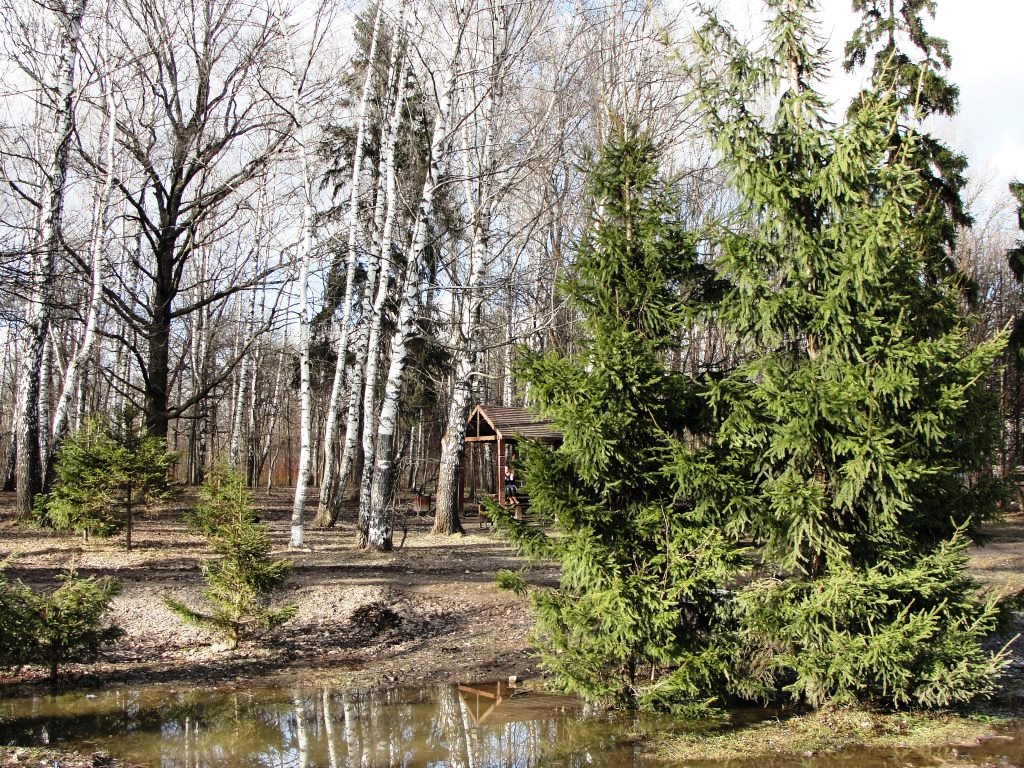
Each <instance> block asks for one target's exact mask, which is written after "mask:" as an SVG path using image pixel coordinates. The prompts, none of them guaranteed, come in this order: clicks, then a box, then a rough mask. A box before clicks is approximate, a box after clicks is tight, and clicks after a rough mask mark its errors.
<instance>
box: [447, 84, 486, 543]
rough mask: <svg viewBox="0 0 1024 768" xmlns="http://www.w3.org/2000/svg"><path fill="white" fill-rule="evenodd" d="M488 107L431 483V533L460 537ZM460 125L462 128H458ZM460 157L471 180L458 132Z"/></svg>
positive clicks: (479, 299)
mask: <svg viewBox="0 0 1024 768" xmlns="http://www.w3.org/2000/svg"><path fill="white" fill-rule="evenodd" d="M492 110H493V102H491V103H490V104H488V105H487V107H486V108H485V109H484V110H483V113H482V122H483V124H484V130H483V149H482V159H481V162H480V166H479V168H478V173H477V179H476V185H475V189H473V190H471V191H470V192H469V194H467V196H466V202H467V204H468V206H469V215H470V221H471V222H472V230H473V242H472V246H471V248H470V264H469V276H468V279H467V280H466V285H465V291H464V294H463V301H462V313H461V318H460V319H459V324H458V328H457V333H456V334H454V336H455V341H456V344H455V345H454V346H455V370H454V371H453V374H452V396H451V400H450V401H449V405H448V421H447V423H446V425H445V431H444V435H443V436H442V438H441V461H440V467H439V468H438V477H437V508H436V511H435V518H434V530H433V532H434V533H443V534H455V533H462V532H463V529H462V524H461V522H460V521H459V515H458V503H459V499H458V498H457V496H458V480H459V464H460V463H461V459H462V454H463V451H464V450H465V445H466V417H467V416H468V415H469V407H470V401H471V397H472V381H471V376H472V373H473V370H474V368H475V367H476V363H477V339H476V336H477V332H478V328H479V325H480V316H481V312H482V309H483V294H482V289H483V281H484V277H485V275H486V268H487V242H488V237H489V234H490V226H491V221H490V219H491V213H490V212H491V186H492V184H491V180H492V178H493V171H494V164H493V160H492V120H491V117H492ZM464 125H465V124H464ZM462 143H463V156H464V158H465V161H464V166H465V173H466V178H467V179H468V178H470V176H471V175H472V163H471V161H470V153H471V149H472V147H473V144H472V143H471V142H470V139H469V136H468V135H467V133H466V132H465V131H464V132H463V139H462Z"/></svg>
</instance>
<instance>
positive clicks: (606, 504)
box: [494, 128, 740, 712]
mask: <svg viewBox="0 0 1024 768" xmlns="http://www.w3.org/2000/svg"><path fill="white" fill-rule="evenodd" d="M588 196H589V199H590V204H591V206H592V215H591V221H590V224H589V227H588V229H587V231H586V234H585V235H584V237H583V239H582V241H581V243H580V245H579V249H578V253H577V257H576V261H575V264H574V266H573V268H572V271H571V275H570V277H568V279H566V280H565V282H564V283H563V284H562V285H561V290H562V291H563V292H564V293H565V295H566V296H567V298H568V300H569V302H570V303H571V305H572V306H573V307H574V308H575V310H576V311H577V312H578V313H579V315H580V317H581V319H582V325H583V328H584V329H585V336H586V338H585V340H584V341H583V342H582V344H581V348H580V351H579V352H578V353H577V354H575V355H572V356H562V355H560V354H558V353H550V354H547V355H537V354H529V353H526V354H524V357H523V358H522V359H521V360H520V364H519V371H518V373H519V376H520V378H521V379H522V380H525V381H527V382H529V384H530V385H531V389H530V392H531V396H532V398H533V400H534V403H535V405H536V406H537V407H538V408H539V410H540V411H541V413H543V414H544V415H545V416H548V417H550V418H552V419H553V420H554V422H555V424H556V425H557V426H558V428H559V429H560V430H561V431H562V432H563V434H564V442H563V444H562V445H561V446H560V447H559V448H558V449H557V450H555V451H554V452H553V453H552V452H550V451H549V450H548V449H546V448H544V447H542V446H530V445H526V446H524V447H523V449H522V455H523V458H524V472H523V474H524V477H525V488H526V489H527V491H528V492H529V496H530V502H531V509H533V510H536V511H537V513H538V514H539V515H540V516H541V518H542V519H544V520H545V521H547V522H550V523H551V524H552V527H553V532H552V533H550V534H549V533H547V532H544V531H542V530H541V528H538V527H535V526H530V525H527V524H524V523H519V522H516V521H515V520H513V519H511V517H509V516H508V515H507V514H505V515H498V514H497V513H498V511H497V510H494V512H495V515H496V517H497V520H496V523H497V524H498V526H499V528H501V529H502V530H503V531H504V532H506V533H508V534H510V535H511V536H512V538H513V540H514V541H516V542H517V543H518V544H519V546H520V547H521V548H522V549H523V550H524V551H525V552H527V553H528V554H531V555H534V556H538V557H543V558H549V559H552V560H555V561H557V562H558V563H559V565H560V566H561V581H560V584H559V586H558V588H555V589H538V590H535V591H534V592H533V594H532V597H533V605H534V608H535V611H536V615H537V624H536V631H535V639H536V641H537V643H538V646H539V648H540V649H541V652H542V662H543V664H544V666H545V667H546V669H547V670H548V671H550V672H552V673H553V674H554V677H555V679H556V681H557V682H558V683H560V684H561V685H562V686H563V687H564V688H566V689H567V690H571V691H576V692H579V693H582V694H584V695H585V696H587V697H589V698H592V699H600V700H605V701H615V702H617V703H618V704H620V705H625V706H633V705H638V706H642V707H653V708H659V709H673V710H677V711H679V710H680V709H686V710H688V711H691V712H692V711H696V710H702V709H703V708H705V707H706V706H707V705H708V704H710V703H711V702H712V701H713V700H714V699H715V696H716V694H720V693H721V692H722V691H724V690H725V688H726V682H727V678H728V677H729V676H730V670H731V667H732V662H731V660H730V656H731V653H732V651H731V647H730V646H729V644H728V643H727V642H725V641H724V640H723V639H722V638H721V637H718V630H719V627H718V622H719V618H718V613H717V611H716V600H717V598H716V595H718V592H717V590H718V588H719V587H720V586H721V585H722V584H723V583H724V582H725V581H726V580H727V579H728V578H730V577H731V575H732V574H733V573H734V572H735V571H736V569H737V567H738V566H739V564H740V557H739V554H738V552H737V551H736V550H735V549H734V548H731V547H730V546H728V544H727V543H726V542H725V540H724V539H723V534H722V532H721V530H720V528H719V527H718V526H716V525H713V524H712V521H711V520H709V519H707V518H706V517H705V516H704V515H703V514H702V513H701V512H698V511H697V508H696V507H695V505H694V504H693V500H692V498H690V495H689V494H688V493H687V492H686V489H682V488H680V487H679V486H678V485H677V483H676V482H675V480H674V478H673V477H672V476H670V474H669V473H667V471H666V469H667V467H668V466H669V464H670V457H671V456H672V455H673V453H675V452H677V451H681V450H683V449H681V448H680V446H681V445H682V444H684V443H686V442H688V441H691V440H692V439H693V437H694V434H695V432H696V431H699V429H700V424H701V418H702V406H701V404H700V399H699V396H698V387H697V386H696V384H695V382H693V381H690V380H688V379H687V378H686V377H684V376H683V375H681V374H679V373H676V372H672V371H670V370H668V369H667V368H666V365H665V359H666V355H667V352H668V350H669V349H670V348H671V347H672V345H673V344H674V343H675V342H674V340H675V339H677V338H678V333H679V330H680V328H681V327H682V326H683V324H684V323H686V322H687V319H688V318H691V317H692V314H691V313H692V312H693V310H694V307H697V306H699V305H700V304H701V302H702V301H704V300H705V299H706V298H707V295H708V293H709V291H711V290H713V289H714V287H715V283H714V280H713V275H712V273H711V272H710V271H709V270H708V269H707V268H706V267H704V266H703V265H702V264H701V263H700V262H699V260H698V258H697V251H696V247H695V244H696V241H695V238H694V236H693V235H692V234H691V233H689V232H687V231H686V229H685V228H684V226H683V225H682V224H681V223H679V222H680V216H679V213H680V209H679V203H678V201H677V199H676V197H675V196H674V194H673V192H672V188H671V185H670V184H669V183H668V182H667V181H665V180H664V179H663V178H661V177H660V176H659V173H658V152H657V151H656V148H655V146H654V144H653V142H652V140H651V139H650V137H648V136H644V135H638V134H637V133H635V132H634V131H631V130H630V129H628V128H624V129H622V132H621V134H620V135H618V136H617V137H616V138H613V139H611V140H609V142H608V143H607V145H606V146H604V147H603V148H602V150H601V152H600V156H599V157H598V158H597V159H596V161H595V162H594V163H593V164H592V167H591V168H590V178H589V188H588ZM506 577H507V580H508V581H510V582H511V581H514V580H513V579H511V578H510V577H508V575H507V574H506ZM512 586H515V584H514V583H513V584H512ZM519 586H523V585H522V584H521V582H520V583H519Z"/></svg>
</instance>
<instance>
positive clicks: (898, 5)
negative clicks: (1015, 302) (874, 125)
mask: <svg viewBox="0 0 1024 768" xmlns="http://www.w3.org/2000/svg"><path fill="white" fill-rule="evenodd" d="M935 8H936V0H853V10H854V11H855V12H856V13H859V14H860V15H861V23H860V24H859V25H858V27H857V29H856V30H854V33H853V37H851V39H850V41H849V42H848V43H847V44H846V56H845V59H844V61H843V67H844V68H845V69H846V71H847V72H851V71H853V70H854V69H856V68H857V67H862V66H870V72H871V80H870V84H869V86H868V88H867V89H866V90H865V91H864V92H863V93H861V94H860V95H859V96H858V97H857V98H855V99H854V100H853V103H852V104H851V106H850V113H851V114H853V113H855V112H856V111H857V110H858V109H861V108H862V107H864V108H868V109H871V108H872V104H873V103H874V100H875V98H876V96H877V94H878V92H879V91H880V90H885V91H887V92H888V93H889V94H890V97H891V98H892V99H893V101H894V104H895V106H896V110H897V120H896V122H895V124H894V125H893V130H892V131H891V133H890V134H889V141H890V151H891V152H892V153H893V155H894V156H895V155H899V156H901V160H902V162H904V163H907V164H909V165H912V166H913V167H915V168H916V170H917V173H918V174H919V175H920V178H921V181H922V182H923V188H922V190H921V191H922V192H923V193H924V194H925V196H926V199H925V202H924V204H923V205H920V206H917V207H916V208H915V209H914V211H915V213H916V214H917V215H918V216H919V217H920V218H921V219H922V221H921V223H922V224H925V225H927V226H932V227H935V228H936V230H937V232H938V233H939V234H940V235H941V236H938V237H935V238H933V240H934V246H933V249H932V252H931V254H930V258H929V260H928V264H929V271H928V276H931V275H933V274H939V275H943V276H947V277H949V276H957V277H959V279H960V284H961V285H962V286H964V289H965V291H969V290H970V289H971V286H969V281H968V280H967V279H966V275H963V274H961V273H959V272H958V269H957V264H956V262H955V260H954V259H953V258H952V256H953V247H954V245H955V244H956V236H957V230H958V229H959V228H960V227H968V226H970V225H971V224H972V219H971V216H970V214H969V213H968V211H967V208H966V206H965V205H964V202H963V200H962V199H961V191H962V190H963V188H964V185H965V184H966V178H965V176H964V173H965V171H966V170H967V157H966V155H963V154H961V153H958V152H954V151H953V150H951V149H950V148H949V147H947V146H946V145H945V144H943V143H942V142H941V141H940V140H939V139H937V138H936V137H935V136H933V135H931V134H930V133H929V132H928V131H926V130H924V129H923V127H922V125H921V121H922V120H924V119H925V118H928V117H931V116H933V115H938V116H945V117H951V116H953V115H955V114H956V112H957V108H958V101H959V98H960V89H959V88H957V86H956V85H955V84H953V83H951V82H950V81H949V80H948V79H947V78H946V77H945V75H944V72H945V71H946V70H947V69H948V68H949V66H950V65H951V63H952V59H951V58H950V55H949V46H948V45H947V43H946V41H945V40H943V39H942V38H940V37H934V36H932V35H931V34H929V33H928V31H927V29H925V16H928V17H932V18H934V16H935ZM908 44H909V45H908ZM936 202H937V203H939V204H937V205H936V204H933V203H936Z"/></svg>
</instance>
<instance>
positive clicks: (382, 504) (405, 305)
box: [364, 5, 475, 550]
mask: <svg viewBox="0 0 1024 768" xmlns="http://www.w3.org/2000/svg"><path fill="white" fill-rule="evenodd" d="M450 10H451V20H452V22H453V28H452V29H451V30H450V35H451V39H450V43H449V52H448V54H447V57H446V59H445V62H444V70H443V74H440V75H439V76H435V77H436V80H440V82H441V83H442V85H441V87H440V88H439V89H438V90H437V91H436V92H435V97H436V100H437V101H436V104H437V107H436V108H437V111H436V113H435V116H434V123H433V129H432V131H431V140H430V151H429V155H428V163H427V173H426V176H425V178H424V181H423V189H422V191H421V193H420V199H419V204H418V207H417V213H416V223H415V226H414V228H413V232H412V236H411V238H410V241H409V246H408V251H407V255H406V270H405V275H404V278H403V290H402V296H401V304H400V309H399V313H398V319H397V323H396V328H395V331H394V333H393V334H392V337H391V344H390V349H391V361H390V365H389V368H388V374H387V379H386V383H385V387H384V396H383V399H382V403H381V407H380V412H379V414H380V415H379V417H378V419H377V425H376V441H375V442H376V445H375V452H374V454H375V455H374V457H373V466H372V472H373V481H372V484H371V488H370V499H369V504H370V506H369V514H368V517H367V520H366V546H367V547H369V548H371V549H376V550H389V549H391V546H392V542H391V532H392V526H391V519H390V510H389V507H390V505H391V501H392V493H393V491H394V482H395V447H396V446H395V433H396V427H397V421H398V408H399V399H400V395H401V390H402V382H403V379H404V375H405V366H406V360H407V355H408V351H409V347H408V343H409V339H410V338H411V336H412V335H413V332H414V323H415V319H416V311H417V308H418V306H419V297H420V282H421V272H422V269H423V266H424V255H425V252H426V249H427V236H428V227H429V223H430V218H431V216H432V214H433V210H434V209H433V206H434V199H435V194H436V192H437V189H438V185H439V182H440V171H441V163H442V161H443V160H444V159H445V156H446V153H447V145H448V141H449V138H450V136H449V112H450V108H451V104H452V99H453V97H454V95H455V90H456V87H457V85H458V81H459V62H460V57H461V53H462V42H463V36H464V35H465V33H466V29H467V25H468V24H469V20H470V18H471V16H472V14H473V12H474V10H475V9H473V8H472V7H470V6H469V5H467V6H466V7H455V8H453V9H450ZM420 52H421V55H422V52H423V50H422V49H421V50H420ZM364 429H365V426H364ZM364 463H365V466H364V473H365V472H366V471H367V468H368V467H369V463H370V462H369V461H368V460H367V459H365V458H364Z"/></svg>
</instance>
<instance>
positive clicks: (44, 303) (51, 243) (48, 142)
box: [5, 0, 85, 519]
mask: <svg viewBox="0 0 1024 768" xmlns="http://www.w3.org/2000/svg"><path fill="white" fill-rule="evenodd" d="M5 10H6V11H13V10H14V9H13V8H8V9H5ZM46 10H47V11H48V12H49V14H52V24H53V34H54V40H53V44H54V48H55V51H56V53H55V61H54V62H53V64H52V74H50V73H49V72H48V70H49V69H50V66H49V64H50V62H47V61H46V60H45V59H43V60H42V61H40V60H39V59H37V58H34V55H33V53H34V52H32V51H31V50H29V51H22V52H21V54H22V56H23V57H24V58H22V57H18V58H16V60H15V62H14V63H15V64H17V65H18V66H19V67H20V68H21V70H22V72H23V73H24V74H25V75H27V76H28V78H29V79H30V80H32V81H34V82H33V85H34V86H35V87H36V88H38V92H39V93H40V94H41V97H40V106H41V107H42V108H43V109H44V110H45V111H46V113H48V116H49V123H50V124H49V130H48V131H47V134H46V136H45V137H44V139H43V141H42V143H43V145H44V146H45V147H46V149H45V155H44V156H42V157H40V164H41V170H42V179H41V182H42V183H41V185H40V189H39V196H38V199H37V200H36V201H34V205H35V207H36V209H37V211H38V222H39V229H38V234H37V236H36V238H35V242H34V243H33V252H32V259H31V262H32V267H31V276H32V278H31V279H32V287H31V295H30V297H29V301H28V311H27V315H26V324H25V327H24V333H23V337H22V338H23V344H22V346H23V350H24V351H23V358H22V371H21V377H20V379H21V380H20V385H19V389H18V401H17V403H16V412H17V416H16V424H17V435H16V441H17V447H16V452H17V453H16V456H17V467H16V474H17V487H18V495H17V501H16V506H15V516H16V517H17V518H20V519H26V518H28V517H29V516H30V515H31V514H32V505H33V501H34V499H35V496H36V494H37V493H38V492H39V491H40V490H41V488H42V461H41V458H42V457H41V452H42V450H41V449H42V446H43V444H44V443H45V442H48V437H49V436H48V435H47V434H45V432H44V431H42V430H40V410H39V408H40V401H41V399H42V398H41V395H42V390H43V386H44V380H43V376H42V369H43V365H44V356H45V349H44V347H45V343H46V335H47V332H48V330H49V323H50V304H51V300H50V292H51V284H52V281H53V275H54V267H55V264H56V262H57V260H58V258H59V256H60V250H61V248H62V240H63V229H64V222H63V217H64V202H65V189H66V182H67V176H68V162H69V158H70V154H71V145H72V139H73V132H74V126H75V109H74V108H75V73H76V65H77V59H78V52H79V43H80V38H81V30H82V20H83V18H84V16H85V0H72V2H53V3H50V4H49V5H48V6H47V7H46ZM6 15H7V14H5V16H6ZM17 20H18V19H17V16H15V17H14V18H13V19H12V18H8V23H12V22H13V23H17Z"/></svg>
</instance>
